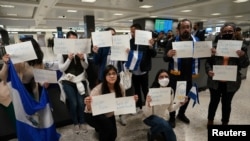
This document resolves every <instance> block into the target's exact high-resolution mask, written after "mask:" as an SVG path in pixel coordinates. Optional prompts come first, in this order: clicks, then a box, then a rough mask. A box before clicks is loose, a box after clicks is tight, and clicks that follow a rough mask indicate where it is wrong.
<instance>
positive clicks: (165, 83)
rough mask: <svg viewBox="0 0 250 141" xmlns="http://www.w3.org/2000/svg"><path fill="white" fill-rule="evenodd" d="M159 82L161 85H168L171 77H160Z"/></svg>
mask: <svg viewBox="0 0 250 141" xmlns="http://www.w3.org/2000/svg"><path fill="white" fill-rule="evenodd" d="M158 83H159V84H160V86H161V87H166V86H167V85H168V83H169V79H168V78H163V79H158Z"/></svg>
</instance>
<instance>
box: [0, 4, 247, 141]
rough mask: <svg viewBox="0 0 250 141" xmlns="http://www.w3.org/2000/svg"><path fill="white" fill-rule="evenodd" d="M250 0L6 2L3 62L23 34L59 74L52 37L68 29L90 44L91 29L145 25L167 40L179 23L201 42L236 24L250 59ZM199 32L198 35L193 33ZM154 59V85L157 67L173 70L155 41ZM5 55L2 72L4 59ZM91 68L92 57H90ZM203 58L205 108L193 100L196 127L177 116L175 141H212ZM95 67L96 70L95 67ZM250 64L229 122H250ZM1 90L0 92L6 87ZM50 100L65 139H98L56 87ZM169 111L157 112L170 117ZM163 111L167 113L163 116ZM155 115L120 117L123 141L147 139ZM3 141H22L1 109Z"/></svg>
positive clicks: (1, 11)
mask: <svg viewBox="0 0 250 141" xmlns="http://www.w3.org/2000/svg"><path fill="white" fill-rule="evenodd" d="M249 5H250V0H178V1H177V0H0V33H1V34H0V57H1V58H2V56H3V55H4V54H5V49H4V47H5V46H8V45H12V44H16V43H19V39H20V38H22V37H32V38H34V39H35V40H36V41H37V42H38V44H39V45H40V47H41V49H42V51H43V52H44V61H43V62H44V64H45V66H46V68H47V69H48V70H54V71H57V72H58V71H59V70H58V64H57V62H58V60H57V58H56V54H55V53H54V51H53V46H54V42H53V41H54V39H55V38H65V37H66V33H67V32H68V31H74V32H76V33H77V35H78V38H79V39H90V38H91V34H92V32H99V31H103V30H104V29H106V28H108V27H112V28H114V29H115V30H116V34H117V35H126V34H129V35H130V26H131V25H132V24H134V23H139V24H140V25H141V26H142V28H143V30H146V31H150V32H152V37H153V38H155V40H159V43H162V42H165V39H160V32H162V33H164V37H167V35H168V33H169V31H171V32H172V33H173V35H174V36H175V35H176V34H177V31H176V27H177V24H178V22H179V21H180V20H182V19H189V20H190V21H191V22H192V23H193V25H194V24H195V23H196V24H197V25H198V30H200V31H201V32H202V33H203V34H204V39H203V41H211V42H213V46H215V45H216V44H215V43H214V40H215V37H216V36H217V35H218V34H219V33H220V29H221V27H222V26H223V24H224V23H226V22H230V23H235V24H236V26H237V27H238V29H240V31H239V32H240V34H241V36H242V43H243V45H244V46H246V47H247V49H248V52H247V54H248V56H249V57H250V9H249ZM192 32H193V31H192ZM154 47H155V49H156V50H157V55H156V57H154V58H152V70H151V71H150V72H149V85H151V83H152V82H153V79H154V76H155V74H156V72H157V71H158V70H159V69H162V68H164V69H167V67H168V63H166V62H164V61H163V55H164V54H163V50H164V47H162V46H161V47H160V44H159V45H158V44H156V45H155V46H154ZM1 58H0V68H1V67H2V65H3V61H2V59H1ZM88 60H89V63H90V64H92V63H93V54H92V53H89V56H88ZM205 61H206V59H205V58H202V59H201V63H200V72H199V73H200V74H199V77H197V78H194V79H193V81H194V82H195V83H197V85H198V90H199V103H197V104H196V105H195V106H194V107H193V106H192V105H193V101H192V100H191V101H190V103H189V106H188V108H187V111H186V116H187V117H188V118H189V119H190V124H185V123H184V122H182V121H180V120H178V119H176V127H175V128H173V130H174V132H175V134H176V137H177V141H207V138H208V133H207V131H208V130H207V121H208V120H207V114H208V104H209V100H210V93H209V90H208V89H207V74H206V73H205ZM92 67H93V66H92ZM249 68H250V66H249V67H247V68H244V69H242V70H241V74H242V75H241V78H242V84H241V87H240V89H239V90H238V91H237V93H236V94H235V96H234V98H233V101H232V112H231V117H230V121H229V125H250V118H249V117H250V112H249V111H250V110H249V108H250V106H249V105H248V103H249V100H250V93H249V92H250V87H249V85H250V69H249ZM0 91H1V90H0ZM48 92H49V99H50V102H51V105H52V107H53V111H52V115H53V119H54V123H55V126H56V130H57V131H58V133H60V134H61V138H60V141H97V140H98V134H97V133H96V131H95V129H94V128H92V127H90V126H89V125H88V126H87V129H88V132H87V133H83V132H80V133H79V134H75V133H74V126H73V124H72V121H71V118H70V116H69V112H68V109H67V105H66V104H65V103H63V102H62V101H60V88H59V86H58V85H57V84H53V85H52V86H51V87H50V89H48ZM165 109H166V108H165V107H160V108H159V109H157V110H155V111H154V114H156V115H159V116H161V117H163V118H164V119H166V120H168V119H169V113H168V112H167V111H165ZM163 111H164V112H163ZM151 114H153V112H152V109H151V108H149V107H147V106H144V107H143V109H142V111H141V112H139V113H136V114H128V115H126V116H125V119H126V121H127V124H126V126H123V125H121V124H120V120H119V117H118V116H117V117H116V123H117V129H118V135H117V141H147V140H148V131H149V129H150V127H149V126H147V125H146V124H145V123H144V122H143V120H144V119H145V118H146V117H148V116H149V115H151ZM221 115H222V114H221V104H220V105H219V107H218V109H217V113H216V116H215V120H214V124H215V125H221ZM0 141H18V139H17V137H16V131H15V129H14V127H13V125H12V124H11V119H10V117H9V113H8V111H7V110H6V108H5V107H4V106H3V105H1V104H0Z"/></svg>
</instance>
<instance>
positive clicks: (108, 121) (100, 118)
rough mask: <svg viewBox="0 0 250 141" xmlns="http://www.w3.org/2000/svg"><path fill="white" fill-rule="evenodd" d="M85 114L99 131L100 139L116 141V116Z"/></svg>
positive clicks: (91, 124) (88, 120)
mask: <svg viewBox="0 0 250 141" xmlns="http://www.w3.org/2000/svg"><path fill="white" fill-rule="evenodd" d="M84 116H85V119H86V121H87V123H88V124H89V125H90V126H92V127H93V128H95V130H96V131H97V132H98V133H99V141H115V139H116V137H117V128H116V120H115V116H112V117H109V118H108V117H106V116H105V115H103V114H102V115H97V116H92V114H91V113H84Z"/></svg>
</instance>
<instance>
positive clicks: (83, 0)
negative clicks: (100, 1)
mask: <svg viewBox="0 0 250 141" xmlns="http://www.w3.org/2000/svg"><path fill="white" fill-rule="evenodd" d="M95 1H96V0H82V2H90V3H92V2H95Z"/></svg>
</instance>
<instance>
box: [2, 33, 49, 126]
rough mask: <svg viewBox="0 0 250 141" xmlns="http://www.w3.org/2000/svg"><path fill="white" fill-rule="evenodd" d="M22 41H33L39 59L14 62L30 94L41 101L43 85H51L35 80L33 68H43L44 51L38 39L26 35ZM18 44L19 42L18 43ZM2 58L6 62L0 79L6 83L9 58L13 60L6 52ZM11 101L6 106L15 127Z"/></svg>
mask: <svg viewBox="0 0 250 141" xmlns="http://www.w3.org/2000/svg"><path fill="white" fill-rule="evenodd" d="M20 41H21V42H28V41H30V42H31V45H32V48H33V49H34V51H35V55H36V57H37V59H33V60H29V61H25V62H19V63H16V64H14V67H15V70H16V72H17V74H18V76H19V78H20V80H21V81H22V83H23V84H24V87H25V88H26V89H27V91H28V92H29V94H31V96H32V97H33V98H34V99H35V100H37V101H39V95H40V92H41V90H42V86H44V87H45V88H47V87H48V86H49V84H48V83H44V84H40V83H36V82H35V81H34V74H33V72H32V70H33V68H37V69H43V52H42V50H41V48H40V46H39V44H38V43H37V42H36V40H35V39H33V38H31V37H26V36H24V37H21V38H20ZM16 45H18V44H16ZM6 47H8V46H6ZM23 55H27V54H23ZM2 60H3V62H4V64H3V67H2V69H1V71H0V79H1V80H2V81H4V83H6V82H7V77H8V66H9V60H11V54H5V55H4V56H3V57H2ZM11 101H12V100H10V103H8V104H9V105H8V106H7V105H6V106H7V107H6V108H7V111H8V114H10V117H11V121H12V122H13V125H14V127H15V125H16V123H15V122H16V119H15V116H14V108H13V103H12V102H11ZM38 118H39V117H38Z"/></svg>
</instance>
